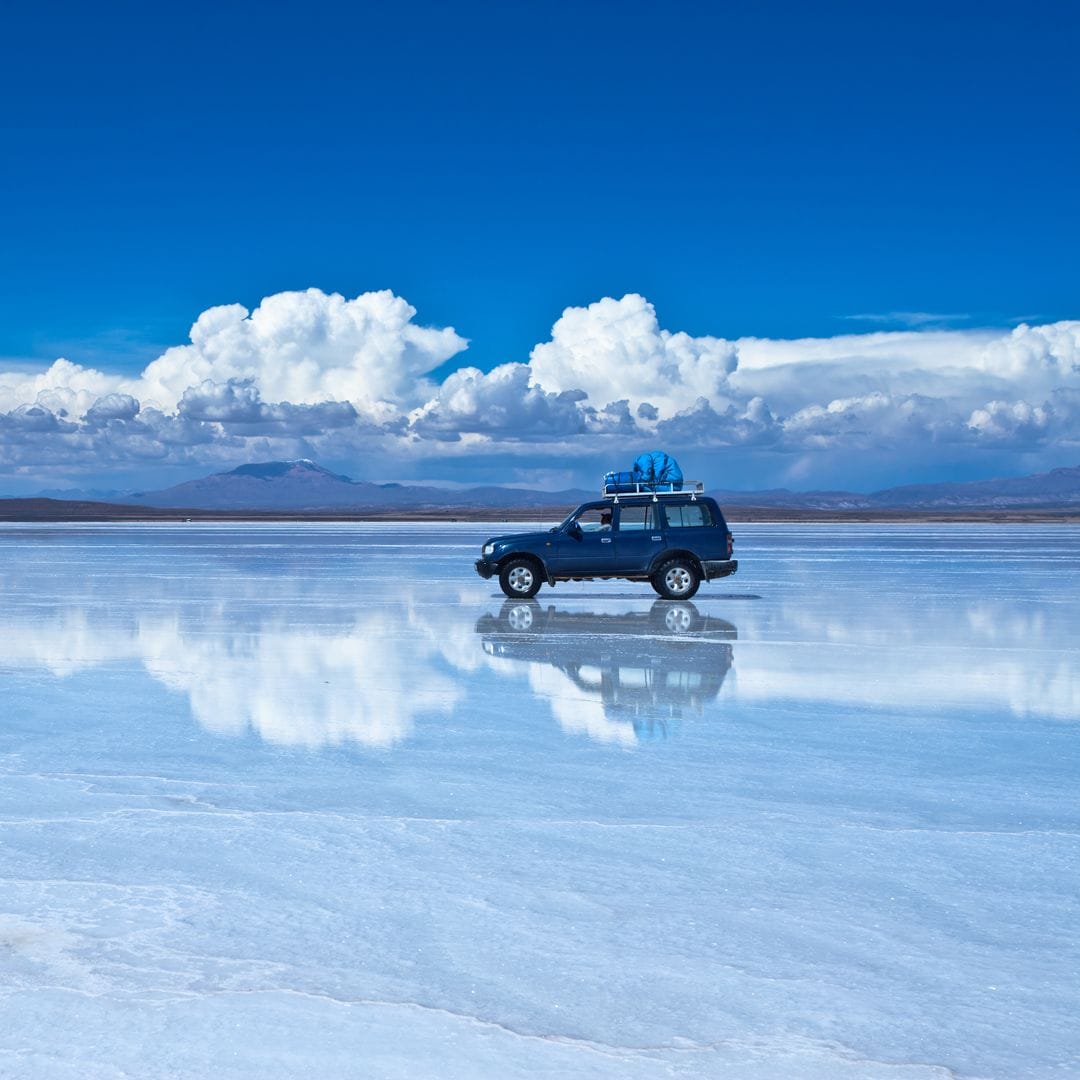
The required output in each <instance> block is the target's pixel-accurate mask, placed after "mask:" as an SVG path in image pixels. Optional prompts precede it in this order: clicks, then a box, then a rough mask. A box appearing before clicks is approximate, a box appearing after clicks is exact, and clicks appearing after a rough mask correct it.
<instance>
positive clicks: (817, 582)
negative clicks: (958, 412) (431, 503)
mask: <svg viewBox="0 0 1080 1080" xmlns="http://www.w3.org/2000/svg"><path fill="white" fill-rule="evenodd" d="M504 530H505V527H504V526H492V527H484V526H477V525H423V524H418V525H409V526H393V525H363V524H357V525H284V526H283V525H251V526H241V527H237V526H233V525H227V526H224V525H223V526H214V525H199V524H188V525H145V526H140V525H123V526H48V527H42V526H29V525H26V526H3V527H0V583H2V586H3V598H4V600H3V606H2V608H0V640H2V641H3V648H2V651H0V703H2V704H0V707H2V711H3V717H2V723H0V775H2V786H0V800H2V805H0V1076H3V1077H33V1078H39V1077H45V1078H52V1077H72V1078H74V1077H79V1078H91V1077H95V1078H96V1077H102V1078H112V1077H125V1076H130V1077H140V1078H150V1077H208V1076H213V1077H221V1078H233V1077H237V1078H239V1077H267V1076H273V1077H310V1076H315V1075H323V1076H332V1077H365V1078H367V1077H371V1078H382V1077H387V1078H391V1077H392V1078H399V1077H410V1078H415V1077H439V1078H440V1080H442V1078H451V1080H452V1078H456V1077H468V1078H478V1077H491V1078H498V1080H503V1078H514V1077H552V1078H554V1077H560V1078H563V1077H619V1078H623V1077H628V1078H638V1077H642V1078H653V1077H717V1076H725V1077H734V1078H740V1080H741V1078H759V1077H760V1078H777V1077H783V1078H803V1077H806V1078H822V1080H824V1078H834V1077H839V1078H843V1077H851V1078H860V1080H862V1078H879V1077H880V1078H895V1080H924V1078H925V1080H929V1078H944V1077H994V1078H1010V1080H1011V1078H1036V1077H1038V1078H1043V1077H1046V1078H1049V1077H1064V1076H1072V1075H1080V1035H1078V1034H1077V1025H1076V1021H1075V1018H1076V1016H1077V1015H1080V948H1078V942H1080V900H1078V893H1080V888H1078V886H1080V874H1078V871H1080V802H1078V800H1077V798H1076V778H1077V776H1078V775H1080V770H1078V765H1080V728H1078V724H1077V721H1078V719H1080V584H1078V582H1080V529H1077V528H1075V527H1069V526H1044V527H1027V526H1005V527H995V526H806V525H793V526H779V525H773V526H764V525H761V526H742V527H736V529H735V532H736V537H737V539H736V543H737V550H736V555H737V557H738V558H739V559H740V566H741V569H740V572H739V574H738V575H736V576H735V577H734V578H729V579H725V580H723V581H720V582H714V583H712V584H711V585H706V586H703V588H702V590H701V592H700V593H699V595H698V597H696V598H695V600H694V603H693V604H669V603H661V602H658V601H655V598H654V596H653V594H652V592H651V590H649V589H648V587H646V586H639V585H631V584H628V583H625V582H611V583H580V584H566V585H560V586H558V587H557V588H555V589H548V588H545V589H543V590H542V591H541V593H540V595H539V596H538V597H537V601H536V602H535V603H532V604H521V603H511V602H504V601H503V599H502V597H501V595H500V594H498V593H497V592H496V591H495V590H494V589H493V588H492V583H491V582H484V581H482V580H481V579H479V578H478V577H476V575H475V574H474V572H473V570H472V560H473V559H474V558H475V556H476V554H477V553H478V548H479V545H480V543H481V542H482V540H483V539H484V538H485V536H486V535H488V534H489V533H491V532H499V531H504Z"/></svg>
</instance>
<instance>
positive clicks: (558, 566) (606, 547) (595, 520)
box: [555, 505, 615, 576]
mask: <svg viewBox="0 0 1080 1080" xmlns="http://www.w3.org/2000/svg"><path fill="white" fill-rule="evenodd" d="M575 525H576V526H577V528H574V526H575ZM555 573H557V574H581V575H582V576H587V575H589V574H613V573H615V540H614V533H613V531H612V528H611V506H610V505H603V506H590V507H585V508H584V509H583V510H582V511H581V512H580V513H579V514H578V515H577V517H576V518H575V519H574V521H573V522H572V523H571V524H569V525H568V526H567V527H566V528H565V529H562V530H560V533H559V539H558V542H557V551H556V555H555Z"/></svg>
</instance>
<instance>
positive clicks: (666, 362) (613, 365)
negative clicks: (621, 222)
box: [0, 289, 1080, 487]
mask: <svg viewBox="0 0 1080 1080" xmlns="http://www.w3.org/2000/svg"><path fill="white" fill-rule="evenodd" d="M416 317H417V312H416V310H415V309H414V308H413V307H412V306H411V305H410V304H409V303H408V302H407V301H406V300H404V299H403V298H401V297H399V296H395V295H394V294H393V293H391V292H389V291H386V290H384V291H381V292H370V293H364V294H362V295H360V296H357V297H355V298H353V299H346V298H345V297H343V296H341V295H339V294H336V293H332V294H328V293H324V292H322V291H320V290H318V289H308V290H306V291H303V292H283V293H278V294H275V295H273V296H269V297H267V298H265V299H264V300H263V301H262V302H261V303H260V304H259V306H258V307H257V308H256V309H255V310H254V311H248V310H247V309H246V308H244V307H242V306H240V305H239V304H229V305H224V306H220V307H214V308H210V309H209V310H207V311H205V312H203V313H202V314H201V315H200V316H199V317H198V318H197V319H196V320H195V323H194V325H193V326H192V328H191V334H190V341H189V343H187V344H184V345H178V346H176V347H174V348H170V349H168V350H166V351H165V352H164V353H163V354H162V355H161V356H160V357H158V358H157V359H155V360H154V361H153V362H152V363H150V364H149V365H147V367H146V368H145V369H144V370H143V371H142V372H141V373H139V375H138V376H136V377H131V376H127V375H121V374H114V373H109V372H107V371H101V370H96V369H94V368H89V367H83V366H81V365H78V364H74V363H71V362H70V361H68V360H66V359H58V360H56V361H55V362H54V363H53V364H51V365H50V366H48V367H47V368H45V369H43V370H40V371H27V370H12V371H7V372H3V371H0V470H3V471H4V472H6V473H7V474H9V475H19V474H22V475H34V476H39V477H45V476H49V475H55V476H59V477H72V476H78V475H80V474H84V475H85V474H101V473H107V472H109V471H110V470H115V471H119V470H127V471H129V472H130V471H133V470H141V471H142V472H144V473H146V474H147V475H149V474H150V473H151V472H153V471H154V470H158V471H161V472H162V474H163V475H164V473H165V472H166V471H167V470H169V469H173V470H175V469H176V468H177V467H187V468H189V469H190V468H192V467H194V466H196V465H199V466H203V465H205V466H219V465H221V466H227V465H234V464H237V463H239V462H242V461H246V460H254V459H263V458H267V457H290V456H305V457H312V458H317V459H322V460H328V461H333V462H338V463H341V464H343V465H345V466H348V465H349V463H350V462H355V461H358V460H361V459H362V460H364V461H367V462H378V463H381V467H382V469H383V471H384V473H385V474H386V475H390V476H391V477H395V476H409V475H414V476H419V475H425V476H427V477H428V478H432V479H437V478H439V476H440V474H445V475H446V476H447V477H451V478H457V479H462V478H468V477H469V476H476V477H478V478H480V477H485V478H490V475H487V474H485V473H484V471H483V470H484V469H485V468H487V469H489V470H490V469H492V468H496V467H497V469H498V470H499V475H500V476H501V477H502V478H504V479H506V480H517V481H519V482H520V481H522V480H526V481H533V482H535V481H536V480H538V479H539V480H540V481H541V482H542V481H543V479H544V476H545V474H546V473H547V474H548V475H550V476H552V477H556V476H557V477H559V478H560V479H562V480H564V481H566V480H573V481H574V482H578V483H581V482H586V483H590V484H591V483H592V481H593V479H594V475H593V474H594V473H595V472H596V471H597V470H598V469H599V468H602V467H618V466H620V465H622V464H625V461H626V458H627V456H628V455H631V454H633V453H636V452H638V451H639V450H640V449H644V448H647V447H649V446H652V445H654V444H660V445H663V446H665V447H666V448H669V449H671V450H672V451H673V452H675V453H678V454H681V455H683V456H684V457H686V456H689V458H690V459H691V461H692V463H693V464H695V465H696V466H697V467H698V468H699V469H700V470H701V471H704V472H707V473H708V474H709V476H710V478H711V479H713V482H717V483H720V484H721V486H732V487H738V486H745V485H740V484H739V482H738V480H739V476H740V470H742V473H741V474H742V475H745V467H746V464H747V463H748V462H751V461H754V462H757V463H758V474H757V479H758V482H760V480H761V479H762V478H763V477H762V470H764V471H765V472H768V473H769V476H768V477H764V478H765V479H772V480H774V481H776V482H780V481H784V480H788V479H791V478H800V477H807V476H809V477H811V478H815V477H816V478H827V477H828V476H829V475H830V471H831V473H832V474H833V475H840V476H843V475H845V470H847V474H848V475H850V470H851V463H852V462H856V461H857V462H859V463H860V465H861V466H862V467H871V471H872V467H875V466H876V467H878V468H880V469H881V470H882V471H883V472H886V473H889V472H891V475H892V476H893V477H894V478H895V479H896V480H897V481H899V480H901V479H910V478H913V477H912V472H911V469H912V467H913V464H917V463H924V464H925V463H928V462H932V461H937V462H948V461H950V460H964V461H967V462H969V463H972V462H978V461H979V460H985V462H987V463H988V465H987V467H988V468H990V467H993V468H995V469H998V470H999V471H1000V469H1001V468H1003V467H1005V468H1007V467H1008V464H1007V463H1008V462H1010V461H1014V462H1016V464H1017V467H1021V466H1022V467H1023V468H1024V469H1030V468H1035V467H1039V466H1040V465H1045V466H1047V467H1049V466H1050V465H1053V464H1062V463H1074V462H1075V460H1076V459H1077V450H1078V443H1080V321H1065V322H1057V323H1052V324H1047V325H1042V326H1028V325H1021V326H1018V327H1016V328H1015V329H1013V330H980V329H963V330H950V329H940V328H937V329H923V330H918V329H913V330H906V331H899V332H887V331H875V332H871V333H863V334H842V335H837V336H835V337H831V338H808V339H801V340H768V339H761V338H743V339H739V340H734V341H731V340H725V339H723V338H719V337H713V336H698V337H695V336H692V335H690V334H688V333H685V332H683V331H679V330H668V329H665V328H663V327H661V325H660V323H659V319H658V317H657V313H656V311H655V310H654V308H653V306H652V304H650V303H649V302H648V300H646V299H645V298H644V297H642V296H639V295H637V294H633V293H631V294H628V295H626V296H623V297H622V298H621V299H613V298H611V297H605V298H603V299H601V300H598V301H596V302H595V303H592V304H589V305H587V306H585V307H571V308H567V309H566V310H565V311H564V312H563V313H562V315H561V316H560V317H559V318H558V319H557V320H556V321H555V323H554V325H553V326H552V330H551V336H550V339H549V340H547V341H544V342H539V343H537V344H536V345H535V347H534V348H533V349H532V350H531V352H530V354H529V356H528V359H527V360H524V359H521V358H518V359H516V360H511V361H510V362H507V363H505V364H501V365H499V366H497V367H495V368H494V369H493V370H491V371H487V372H484V371H481V370H479V369H478V368H475V367H469V366H460V367H459V368H458V369H457V370H455V371H452V372H451V374H449V375H448V376H446V377H445V378H442V379H441V380H440V379H436V378H435V377H434V376H433V374H432V373H433V372H434V371H435V370H436V369H439V368H440V367H442V366H443V365H444V364H446V362H447V361H450V360H453V359H454V358H455V357H457V358H460V359H463V356H462V354H463V353H464V352H465V350H466V349H467V346H468V342H467V341H466V339H465V338H463V337H462V336H461V335H459V334H458V333H457V332H456V330H454V329H453V328H452V327H443V328H437V327H429V326H424V325H422V324H420V323H419V322H417V319H416ZM444 370H445V369H444ZM763 462H764V463H767V464H766V465H762V463H763ZM491 463H497V465H496V466H493V465H492V464H491ZM991 463H992V465H991ZM717 467H720V468H722V469H723V470H724V472H725V476H726V475H727V474H728V473H729V472H730V473H731V474H732V475H731V476H730V477H727V483H726V484H725V479H724V478H720V479H719V480H718V479H717V478H716V477H715V470H716V468H717ZM972 467H974V466H972ZM770 470H771V472H770ZM351 471H352V472H353V474H354V475H358V476H361V477H364V476H365V470H364V469H363V468H356V467H355V466H354V467H353V469H352V470H351ZM366 478H374V477H370V476H369V477H366Z"/></svg>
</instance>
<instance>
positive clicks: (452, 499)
mask: <svg viewBox="0 0 1080 1080" xmlns="http://www.w3.org/2000/svg"><path fill="white" fill-rule="evenodd" d="M710 494H712V495H714V496H715V497H716V498H717V499H718V500H719V502H720V503H721V505H727V506H754V507H776V508H784V509H792V510H799V509H805V510H967V509H1010V508H1011V509H1050V508H1062V507H1074V506H1077V507H1080V466H1078V467H1073V468H1063V469H1054V470H1053V471H1052V472H1048V473H1038V474H1036V475H1034V476H1021V477H1005V478H1002V479H997V480H978V481H974V482H970V483H942V484H909V485H906V486H903V487H894V488H886V489H884V490H883V491H875V492H872V493H871V494H869V495H866V494H859V493H856V492H850V491H806V492H798V491H789V490H787V489H784V488H781V489H774V490H768V491H729V490H716V489H711V490H710ZM41 496H42V497H49V498H53V499H66V500H80V501H87V500H95V501H98V500H107V501H108V502H110V503H114V504H117V503H122V504H126V505H129V506H145V507H157V508H176V509H192V510H195V509H198V510H268V511H269V510H280V511H290V512H298V513H300V512H304V511H319V510H357V511H364V510H378V511H387V510H411V511H418V510H437V509H439V508H443V507H445V508H447V509H451V508H453V509H466V508H467V509H472V510H483V509H492V510H514V509H527V508H534V507H535V508H537V509H540V508H548V507H552V508H554V507H560V508H562V507H570V506H573V505H574V504H576V503H579V502H583V501H585V500H586V499H591V498H595V496H596V490H593V491H584V490H581V489H576V488H575V489H569V490H566V491H531V490H528V489H524V488H502V487H495V486H487V487H474V488H465V489H448V488H436V487H428V486H423V485H418V484H417V485H414V484H372V483H367V482H364V481H360V480H352V479H350V478H349V477H347V476H342V475H340V474H338V473H332V472H330V471H329V470H328V469H324V468H323V467H322V466H321V465H317V464H315V462H313V461H307V460H300V461H268V462H262V463H259V464H253V465H241V466H240V467H239V468H237V469H232V470H230V471H229V472H223V473H215V474H213V475H212V476H206V477H203V478H202V479H201V480H189V481H187V482H186V483H183V484H176V485H175V486H174V487H169V488H165V489H164V490H161V491H148V492H136V493H132V494H123V493H121V492H113V491H110V492H107V493H106V492H83V491H63V492H61V491H48V492H41Z"/></svg>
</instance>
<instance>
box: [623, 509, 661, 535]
mask: <svg viewBox="0 0 1080 1080" xmlns="http://www.w3.org/2000/svg"><path fill="white" fill-rule="evenodd" d="M655 528H656V515H655V514H654V513H653V507H652V504H651V503H649V504H647V505H646V506H622V507H620V508H619V532H644V531H645V530H646V529H655Z"/></svg>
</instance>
